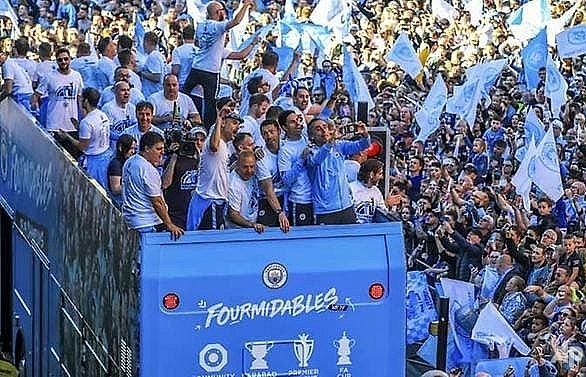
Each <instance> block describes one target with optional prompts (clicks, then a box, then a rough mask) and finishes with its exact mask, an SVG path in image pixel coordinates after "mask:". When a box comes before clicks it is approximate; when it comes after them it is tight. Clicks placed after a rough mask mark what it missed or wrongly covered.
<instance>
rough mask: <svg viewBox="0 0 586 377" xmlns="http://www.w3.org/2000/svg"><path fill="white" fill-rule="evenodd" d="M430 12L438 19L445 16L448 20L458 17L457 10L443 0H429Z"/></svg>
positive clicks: (452, 20)
mask: <svg viewBox="0 0 586 377" xmlns="http://www.w3.org/2000/svg"><path fill="white" fill-rule="evenodd" d="M431 14H432V15H434V16H435V17H437V18H438V19H442V18H445V19H446V20H448V21H450V22H454V19H455V18H456V17H458V11H457V10H456V8H454V7H453V6H452V5H451V4H450V3H448V2H447V1H445V0H431Z"/></svg>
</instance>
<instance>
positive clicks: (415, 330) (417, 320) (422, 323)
mask: <svg viewBox="0 0 586 377" xmlns="http://www.w3.org/2000/svg"><path fill="white" fill-rule="evenodd" d="M406 309H407V344H413V343H415V342H419V341H422V340H425V339H426V338H427V337H428V336H429V328H428V327H429V323H430V322H432V321H435V320H437V311H436V309H435V304H434V303H433V298H432V297H431V293H430V292H429V286H428V285H427V276H426V275H425V272H423V271H410V272H407V288H406Z"/></svg>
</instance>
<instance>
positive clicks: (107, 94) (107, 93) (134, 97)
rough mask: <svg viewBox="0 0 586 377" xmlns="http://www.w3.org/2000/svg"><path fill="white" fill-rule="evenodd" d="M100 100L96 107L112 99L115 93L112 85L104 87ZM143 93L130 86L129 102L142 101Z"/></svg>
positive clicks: (100, 106)
mask: <svg viewBox="0 0 586 377" xmlns="http://www.w3.org/2000/svg"><path fill="white" fill-rule="evenodd" d="M84 82H85V81H84ZM101 94H102V95H101V96H100V101H99V102H98V108H100V109H101V108H102V107H103V106H104V105H105V104H106V103H108V102H110V101H113V100H114V99H115V98H116V93H114V86H113V85H112V86H109V87H107V88H106V89H104V90H103V91H102V93H101ZM145 99H146V98H144V95H143V94H142V93H141V92H140V91H139V90H138V89H136V88H134V87H132V88H130V102H131V103H133V104H135V105H136V104H137V103H139V102H141V101H144V100H145Z"/></svg>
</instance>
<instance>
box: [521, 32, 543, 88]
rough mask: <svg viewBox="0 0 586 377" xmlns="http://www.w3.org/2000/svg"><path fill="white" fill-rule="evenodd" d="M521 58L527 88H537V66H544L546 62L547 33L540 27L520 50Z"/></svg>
mask: <svg viewBox="0 0 586 377" xmlns="http://www.w3.org/2000/svg"><path fill="white" fill-rule="evenodd" d="M521 58H522V59H523V70H524V72H525V78H526V81H527V87H528V88H529V89H535V88H537V84H539V68H543V67H545V65H546V63H547V34H546V32H545V29H541V31H540V32H539V34H537V35H536V36H535V37H534V38H533V39H531V40H530V41H529V43H527V46H525V48H524V49H523V50H522V51H521Z"/></svg>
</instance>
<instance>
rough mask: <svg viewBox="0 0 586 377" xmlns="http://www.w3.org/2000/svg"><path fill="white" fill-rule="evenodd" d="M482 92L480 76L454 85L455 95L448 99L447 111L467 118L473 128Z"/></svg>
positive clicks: (469, 125)
mask: <svg viewBox="0 0 586 377" xmlns="http://www.w3.org/2000/svg"><path fill="white" fill-rule="evenodd" d="M482 92H483V86H482V84H481V81H480V79H479V78H478V77H475V78H473V79H469V80H466V82H464V84H463V85H460V86H456V87H454V95H453V96H452V97H450V98H449V99H448V102H447V104H446V111H447V112H448V113H451V114H456V115H459V116H460V117H461V118H463V119H465V120H466V122H467V123H468V127H470V128H471V129H472V127H473V126H474V122H475V120H476V107H477V105H478V102H480V98H481V97H482Z"/></svg>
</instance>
